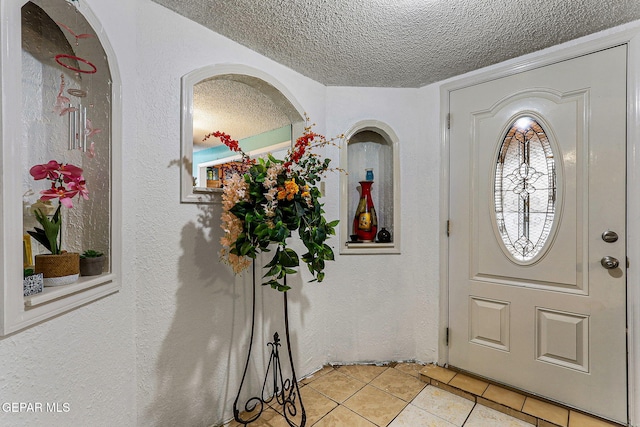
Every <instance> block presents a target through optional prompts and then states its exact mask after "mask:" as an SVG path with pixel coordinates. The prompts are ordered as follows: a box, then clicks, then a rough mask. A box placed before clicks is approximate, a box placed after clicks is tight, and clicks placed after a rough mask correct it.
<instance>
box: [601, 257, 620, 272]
mask: <svg viewBox="0 0 640 427" xmlns="http://www.w3.org/2000/svg"><path fill="white" fill-rule="evenodd" d="M600 264H602V266H603V267H604V268H606V269H607V270H612V269H614V268H618V266H619V265H620V262H619V261H618V260H617V259H615V258H614V257H612V256H606V257H603V258H602V259H601V260H600Z"/></svg>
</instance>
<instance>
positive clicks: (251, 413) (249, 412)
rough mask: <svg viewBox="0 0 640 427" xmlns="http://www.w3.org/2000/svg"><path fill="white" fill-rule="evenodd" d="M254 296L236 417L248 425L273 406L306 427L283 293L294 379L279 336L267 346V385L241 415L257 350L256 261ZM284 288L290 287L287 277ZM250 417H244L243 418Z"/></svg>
mask: <svg viewBox="0 0 640 427" xmlns="http://www.w3.org/2000/svg"><path fill="white" fill-rule="evenodd" d="M252 273H253V293H252V307H251V336H250V338H249V340H250V341H249V350H248V352H247V361H246V363H245V365H244V372H243V374H242V380H241V381H240V387H238V394H237V395H236V399H235V401H234V402H233V418H234V419H235V420H236V421H237V422H239V423H240V424H243V425H245V426H246V425H247V424H250V423H252V422H254V421H256V420H257V419H258V418H260V417H261V416H262V414H263V413H264V411H265V410H266V409H267V407H269V406H278V405H279V406H280V407H281V409H282V410H281V411H279V412H281V413H282V415H283V416H284V418H285V420H286V421H287V424H289V425H290V426H291V427H304V426H305V424H306V421H307V415H306V412H305V410H304V405H303V404H302V398H301V396H300V389H299V388H298V381H297V379H296V371H295V368H294V366H293V356H292V354H291V340H290V338H289V312H288V307H287V292H283V293H282V294H283V299H284V329H285V339H286V344H287V355H288V358H289V364H290V365H291V378H285V377H284V375H283V373H282V365H281V363H280V351H279V348H280V347H281V346H282V344H281V343H280V336H279V335H278V333H277V332H276V333H274V334H273V342H270V343H267V347H268V348H270V357H269V363H268V364H267V370H266V372H265V378H264V382H263V383H262V389H261V391H260V394H259V395H258V396H253V397H250V398H249V399H248V400H247V402H246V403H245V405H244V410H243V412H242V413H241V412H240V410H239V409H238V401H239V400H240V393H241V392H242V387H243V385H244V381H245V379H246V376H247V370H248V368H249V362H250V361H251V350H252V348H253V336H254V332H255V326H256V263H255V260H254V262H253V267H252ZM284 280H285V282H284V285H285V286H286V284H287V283H286V280H287V278H286V276H285V279H284ZM269 379H271V385H272V389H273V394H272V395H269V393H270V389H269V388H268V387H267V386H268V384H269ZM298 406H299V418H300V424H296V421H295V418H296V417H297V416H298ZM243 415H244V416H246V417H247V418H246V419H245V418H242V416H243Z"/></svg>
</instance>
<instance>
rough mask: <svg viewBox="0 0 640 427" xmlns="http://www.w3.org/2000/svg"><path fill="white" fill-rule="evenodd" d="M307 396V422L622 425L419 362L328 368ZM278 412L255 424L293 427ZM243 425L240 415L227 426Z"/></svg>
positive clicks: (453, 426) (334, 426)
mask: <svg viewBox="0 0 640 427" xmlns="http://www.w3.org/2000/svg"><path fill="white" fill-rule="evenodd" d="M300 394H301V395H302V402H303V404H304V406H305V410H306V415H307V422H306V426H307V427H376V426H377V427H422V426H429V427H462V426H464V427H499V426H509V427H531V426H532V425H535V426H537V427H556V426H559V427H610V426H615V425H614V424H610V423H606V422H603V421H600V420H597V419H595V418H591V417H587V416H584V415H583V414H580V413H577V412H575V411H569V410H567V409H564V408H559V407H556V406H554V405H549V404H548V403H546V402H542V401H539V400H537V399H532V398H525V397H524V396H522V395H520V394H518V393H515V392H511V391H509V390H506V389H503V388H501V387H497V386H495V385H489V384H487V383H484V382H482V381H479V380H477V379H475V378H471V377H468V376H466V375H463V374H458V373H456V372H454V371H450V370H448V369H444V368H439V367H437V366H433V365H429V366H427V367H425V366H423V365H419V364H415V363H399V364H390V365H389V366H376V365H353V366H337V367H331V366H326V367H324V368H323V369H321V370H320V371H318V372H316V373H314V374H313V375H311V376H309V377H308V378H305V379H303V380H302V381H300ZM494 408H495V409H494ZM513 408H516V409H513ZM496 409H498V410H496ZM276 410H280V408H276V409H272V408H270V409H268V410H267V411H265V412H264V413H263V415H262V416H261V417H260V418H259V419H258V420H257V421H256V422H254V423H251V424H249V426H251V427H288V424H287V422H286V421H285V419H284V417H283V416H282V415H281V414H279V413H278V412H277V411H276ZM565 412H566V414H565ZM508 414H513V415H515V416H511V415H508ZM565 415H566V416H565ZM516 417H517V418H516ZM296 422H297V423H299V421H296ZM239 425H240V424H238V423H236V422H235V421H232V422H230V423H228V424H226V425H225V426H226V427H237V426H239Z"/></svg>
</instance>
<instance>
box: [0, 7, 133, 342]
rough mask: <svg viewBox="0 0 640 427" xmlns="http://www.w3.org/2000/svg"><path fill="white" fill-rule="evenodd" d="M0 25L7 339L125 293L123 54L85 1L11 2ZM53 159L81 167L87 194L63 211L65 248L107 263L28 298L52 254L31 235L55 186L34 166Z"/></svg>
mask: <svg viewBox="0 0 640 427" xmlns="http://www.w3.org/2000/svg"><path fill="white" fill-rule="evenodd" d="M0 19H1V20H2V22H4V23H7V25H6V26H5V27H6V28H4V31H3V32H2V34H0V46H1V47H0V82H1V84H2V86H1V87H2V109H1V110H0V135H1V140H2V151H1V156H0V160H1V162H2V177H3V180H2V183H1V184H0V185H1V186H2V187H1V188H2V189H1V190H0V195H1V196H0V197H1V200H0V207H1V209H0V223H1V224H2V229H3V232H2V239H0V254H1V255H2V262H1V263H0V273H1V275H2V283H1V284H0V287H1V291H0V302H1V305H0V314H1V316H0V335H8V334H10V333H14V332H16V331H19V330H21V329H24V328H26V327H29V326H31V325H34V324H36V323H39V322H42V321H46V320H47V319H50V318H52V317H54V316H57V315H59V314H62V313H65V312H67V311H70V310H72V309H74V308H76V307H80V306H82V305H85V304H87V303H90V302H92V301H95V300H97V299H99V298H102V297H104V296H107V295H110V294H112V293H114V292H117V291H118V290H119V289H120V280H119V279H120V265H121V252H122V251H121V238H120V235H119V230H120V229H121V224H122V220H121V211H122V209H121V206H122V203H121V198H120V191H118V190H117V189H119V188H121V187H122V184H121V178H120V177H121V175H122V174H121V162H120V161H119V159H121V150H120V146H119V144H114V143H113V142H114V141H115V140H118V141H119V139H120V136H121V129H122V122H121V111H122V109H121V100H120V95H119V94H120V77H119V75H118V69H117V67H116V66H115V53H114V52H113V49H112V48H111V46H110V44H109V43H108V39H107V37H106V34H105V33H104V31H103V30H102V25H101V24H100V22H99V20H98V19H97V18H96V16H95V15H94V14H93V12H92V11H91V10H90V9H89V7H88V6H87V4H86V3H85V2H77V3H74V2H68V1H66V0H31V1H26V2H25V1H24V0H7V1H4V0H3V1H2V3H1V4H0ZM3 25H4V24H3ZM76 34H82V35H84V37H82V38H78V37H76ZM15 58H21V60H20V59H19V60H18V61H16V60H15ZM16 100H18V101H17V102H16ZM20 100H21V101H20ZM92 143H93V144H92ZM50 160H56V161H58V162H60V163H70V164H73V165H76V166H79V167H81V168H82V169H83V177H84V178H85V180H86V183H87V184H86V185H87V188H88V191H89V199H88V200H84V199H82V197H79V196H76V197H73V208H72V209H68V208H62V210H61V214H62V227H61V230H62V248H63V249H66V250H68V251H69V252H79V253H82V252H83V251H85V250H88V249H94V250H97V251H100V252H103V253H104V254H105V255H106V257H107V262H106V267H105V268H104V271H103V273H102V274H100V275H96V276H87V277H80V278H79V279H78V280H77V281H76V282H74V283H71V284H68V285H63V286H55V287H45V288H44V290H43V291H41V292H40V293H36V294H33V295H29V296H24V295H23V283H22V282H23V280H22V279H23V269H26V268H27V267H29V266H32V265H33V260H34V256H35V255H37V254H39V253H47V252H48V251H46V250H45V249H44V248H43V247H42V246H40V244H39V243H37V242H36V240H35V239H33V238H32V237H30V236H29V235H28V234H27V233H26V232H27V231H28V230H33V228H34V227H35V226H37V227H40V224H38V223H37V221H36V219H35V217H34V216H33V214H32V210H31V205H32V204H34V203H35V202H37V200H38V198H39V197H40V191H41V190H45V189H46V188H47V185H50V181H48V180H38V181H35V180H34V179H33V178H32V177H31V176H30V174H29V169H30V168H31V167H32V166H33V165H36V164H46V163H47V162H49V161H50ZM57 203H58V202H57V200H54V201H53V204H54V206H55V205H56V204H57ZM21 247H22V251H21V250H20V248H21Z"/></svg>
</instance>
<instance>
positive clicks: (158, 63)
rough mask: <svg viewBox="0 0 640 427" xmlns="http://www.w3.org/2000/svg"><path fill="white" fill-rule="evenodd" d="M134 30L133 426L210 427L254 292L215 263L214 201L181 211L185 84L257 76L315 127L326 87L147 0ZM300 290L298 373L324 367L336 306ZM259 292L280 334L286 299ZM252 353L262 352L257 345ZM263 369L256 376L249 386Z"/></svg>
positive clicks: (223, 409) (226, 411)
mask: <svg viewBox="0 0 640 427" xmlns="http://www.w3.org/2000/svg"><path fill="white" fill-rule="evenodd" d="M138 28H139V29H140V31H139V34H138V46H137V51H138V58H137V66H138V73H139V78H140V80H139V84H138V89H137V96H138V99H139V100H140V104H139V108H138V109H137V119H138V123H139V128H138V129H139V132H138V137H137V138H136V140H135V141H131V143H132V145H134V146H135V147H136V155H137V159H138V161H137V164H136V167H135V171H134V172H133V171H132V173H133V174H134V175H135V182H136V185H137V186H138V194H137V200H136V208H135V213H133V212H132V215H135V216H136V218H137V219H136V222H137V230H136V241H137V248H136V249H137V259H138V265H139V268H138V273H137V276H136V286H137V307H138V310H137V346H138V360H137V374H138V395H137V399H138V425H141V426H146V425H148V426H152V425H153V426H160V425H166V426H174V425H210V424H215V423H220V422H222V421H224V420H226V419H229V418H230V417H231V416H232V413H231V407H232V403H233V400H234V398H235V392H236V390H237V387H238V384H239V380H240V375H241V373H242V372H241V370H242V367H243V364H244V358H245V349H246V346H247V344H248V334H249V331H248V321H249V310H250V292H249V290H250V288H249V287H248V286H247V285H248V284H249V280H248V279H247V277H246V276H245V277H244V278H238V279H234V276H233V274H232V273H231V270H230V269H229V268H228V267H227V266H225V265H224V264H222V263H220V262H219V261H218V250H219V249H220V245H219V243H218V242H219V239H220V237H221V234H222V231H221V229H220V220H219V218H220V213H221V211H220V207H219V205H215V206H212V205H201V206H197V205H193V204H180V203H179V200H180V194H179V191H180V186H179V176H180V175H179V170H178V166H177V162H178V160H179V159H180V78H181V77H182V76H183V75H184V74H186V73H188V72H190V71H192V70H194V69H197V68H201V67H203V66H205V65H215V64H243V65H247V66H250V67H253V68H258V69H260V70H262V71H264V72H266V73H267V74H269V75H271V76H273V78H275V79H276V80H278V81H280V82H281V83H282V84H283V85H284V86H285V87H286V88H287V89H288V90H289V91H290V92H291V93H292V94H293V96H294V97H295V98H296V101H297V102H299V103H300V104H302V106H303V108H304V109H305V110H306V111H307V112H308V113H309V115H310V116H311V117H312V118H313V119H314V120H315V121H317V122H318V123H323V122H324V120H325V118H324V111H325V110H324V104H325V99H324V98H325V88H324V87H323V86H322V85H320V84H318V83H315V82H313V81H311V80H309V79H307V78H304V77H301V76H300V75H298V74H296V73H294V72H292V71H291V70H289V69H287V68H285V67H283V66H280V65H278V64H276V63H274V62H272V61H270V60H267V59H265V58H263V57H261V56H259V55H257V54H256V53H254V52H251V51H250V50H248V49H246V48H243V47H242V46H239V45H237V44H236V43H233V42H230V41H229V40H228V39H226V38H224V37H221V36H219V35H217V34H214V33H212V32H211V31H209V30H206V29H205V28H204V27H202V26H200V25H198V24H196V23H193V22H191V21H189V20H187V19H185V18H183V17H180V16H179V15H176V14H175V13H173V12H171V11H169V10H168V9H165V8H163V7H161V6H158V5H157V4H155V3H152V2H150V1H148V0H141V1H139V2H138ZM213 130H215V129H212V131H213ZM221 130H222V131H224V129H221ZM319 130H321V131H322V129H319ZM304 280H306V279H304ZM301 281H302V280H298V282H301ZM294 287H295V288H297V289H296V291H294V292H291V293H290V295H289V299H290V312H291V316H290V317H291V324H292V325H291V327H292V339H293V342H294V348H295V350H296V357H297V360H298V366H297V370H298V372H297V373H298V374H299V375H300V374H304V373H308V372H310V371H312V370H314V369H317V368H319V367H320V366H322V364H323V363H324V362H325V361H326V356H325V355H326V348H325V332H324V331H325V328H326V325H325V322H326V319H327V316H328V315H329V313H328V312H327V307H328V301H330V299H331V298H330V296H329V295H328V293H327V290H326V288H324V287H322V286H318V285H315V284H310V285H307V284H304V285H302V284H301V283H294ZM300 287H302V288H303V290H302V291H300V290H299V288H300ZM260 291H264V294H265V297H266V300H265V301H264V302H262V300H261V302H260V303H259V305H258V311H259V316H260V319H264V320H263V321H264V323H265V324H267V325H268V327H267V328H265V333H266V334H272V333H273V332H274V331H275V330H277V329H279V330H280V333H281V334H282V327H281V325H278V324H277V321H278V320H279V319H280V316H281V310H282V303H281V300H280V297H281V295H280V294H277V293H276V292H275V291H273V290H272V289H260ZM260 294H262V292H260ZM261 322H262V320H261ZM255 349H256V351H257V352H258V354H262V353H264V351H265V348H264V347H263V346H262V344H260V343H259V344H256V347H255ZM259 371H260V370H259V369H257V368H252V370H251V372H250V373H249V375H250V377H251V378H250V381H253V383H255V378H256V374H257V373H258V372H259ZM254 390H255V388H254Z"/></svg>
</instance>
